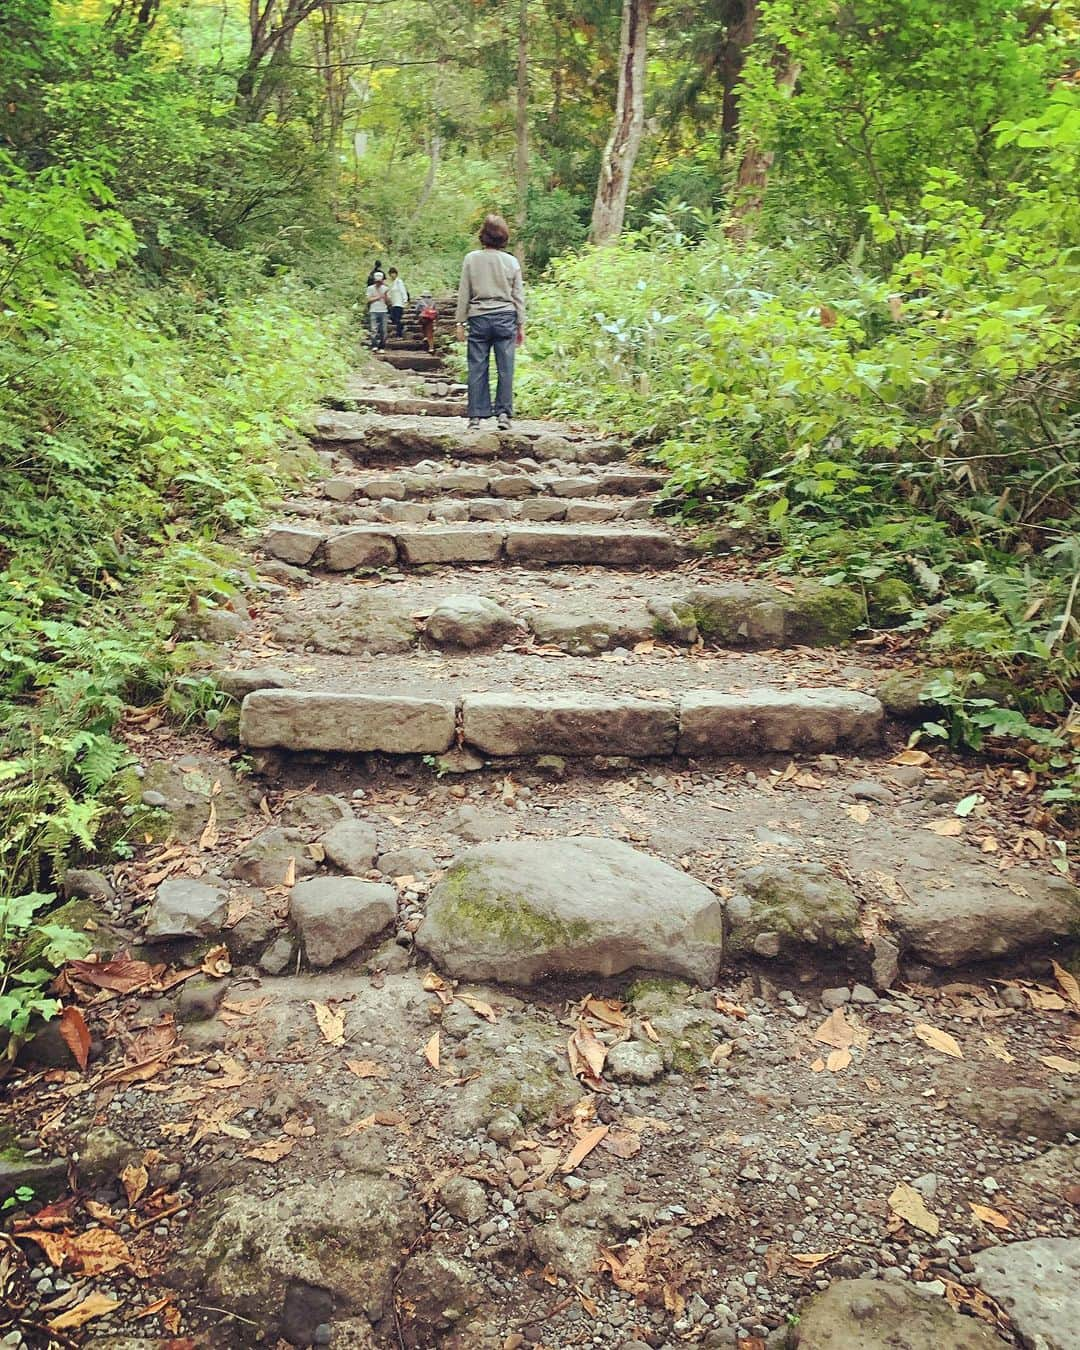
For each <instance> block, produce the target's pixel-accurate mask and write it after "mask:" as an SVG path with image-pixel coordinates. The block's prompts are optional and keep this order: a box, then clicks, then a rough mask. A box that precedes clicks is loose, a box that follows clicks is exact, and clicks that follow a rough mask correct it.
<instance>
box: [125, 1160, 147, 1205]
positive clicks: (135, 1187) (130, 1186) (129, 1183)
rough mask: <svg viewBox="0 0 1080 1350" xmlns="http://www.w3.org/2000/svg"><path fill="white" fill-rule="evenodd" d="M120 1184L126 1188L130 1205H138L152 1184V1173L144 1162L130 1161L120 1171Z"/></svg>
mask: <svg viewBox="0 0 1080 1350" xmlns="http://www.w3.org/2000/svg"><path fill="white" fill-rule="evenodd" d="M120 1184H121V1186H123V1188H124V1194H125V1195H126V1196H127V1202H128V1204H129V1205H137V1204H138V1203H139V1201H140V1200H141V1199H142V1197H143V1196H144V1195H145V1194H146V1188H147V1186H149V1184H150V1173H149V1172H148V1171H147V1170H146V1168H145V1167H144V1166H143V1165H142V1163H128V1165H127V1166H126V1167H125V1168H124V1170H123V1171H122V1172H121V1173H120Z"/></svg>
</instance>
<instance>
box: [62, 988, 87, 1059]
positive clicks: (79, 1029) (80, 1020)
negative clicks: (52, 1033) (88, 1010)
mask: <svg viewBox="0 0 1080 1350" xmlns="http://www.w3.org/2000/svg"><path fill="white" fill-rule="evenodd" d="M58 1025H59V1027H60V1035H61V1038H62V1039H63V1042H64V1044H65V1045H66V1046H67V1048H68V1049H69V1050H70V1051H71V1053H72V1055H73V1057H74V1059H75V1063H76V1064H77V1065H78V1066H79V1068H80V1069H82V1071H83V1073H85V1072H86V1066H87V1063H88V1062H89V1060H90V1031H89V1029H88V1027H87V1025H86V1018H85V1017H84V1016H83V1015H82V1013H81V1012H80V1011H79V1009H78V1008H76V1007H75V1006H74V1005H73V1004H69V1005H68V1007H66V1008H65V1009H64V1011H63V1012H62V1013H61V1014H60V1017H59V1020H58Z"/></svg>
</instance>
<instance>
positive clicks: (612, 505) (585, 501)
mask: <svg viewBox="0 0 1080 1350" xmlns="http://www.w3.org/2000/svg"><path fill="white" fill-rule="evenodd" d="M282 511H283V512H286V513H288V514H290V515H298V516H302V517H303V518H304V519H306V520H311V521H320V522H321V521H325V522H327V523H333V524H336V525H359V524H377V523H386V522H388V521H389V522H391V523H393V524H396V525H406V524H411V525H420V524H423V523H424V522H425V521H429V520H432V521H441V522H442V523H444V524H448V525H449V524H461V523H462V522H465V521H470V520H476V521H486V522H491V521H496V522H501V521H511V520H517V521H522V522H531V523H548V524H551V523H555V522H564V521H565V522H566V523H567V524H581V523H586V524H594V525H596V524H604V523H609V522H611V521H615V520H649V519H650V518H651V517H652V512H653V502H652V499H651V498H649V497H632V498H627V497H588V498H574V497H554V496H535V497H522V498H516V499H510V498H507V497H466V498H461V497H432V498H426V499H423V498H422V499H420V500H419V501H412V500H408V501H401V500H397V499H394V498H379V499H375V500H368V499H366V498H357V499H354V502H353V503H347V502H336V501H335V500H334V499H333V498H323V499H318V498H313V499H308V500H302V499H301V500H297V501H292V502H287V503H285V504H284V506H283V507H282Z"/></svg>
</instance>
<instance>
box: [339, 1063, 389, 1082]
mask: <svg viewBox="0 0 1080 1350" xmlns="http://www.w3.org/2000/svg"><path fill="white" fill-rule="evenodd" d="M345 1067H346V1068H347V1069H348V1071H349V1072H350V1073H354V1074H356V1076H357V1078H385V1077H386V1075H387V1070H386V1069H384V1068H383V1066H382V1065H381V1064H378V1063H376V1062H375V1060H373V1059H347V1060H346V1061H345Z"/></svg>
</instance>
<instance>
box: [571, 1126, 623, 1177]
mask: <svg viewBox="0 0 1080 1350" xmlns="http://www.w3.org/2000/svg"><path fill="white" fill-rule="evenodd" d="M610 1128H611V1126H610V1125H597V1126H596V1128H595V1129H592V1130H590V1131H589V1132H588V1134H586V1135H583V1136H582V1137H581V1138H580V1139H579V1140H578V1141H577V1143H576V1144H575V1145H574V1147H573V1148H572V1149H571V1150H570V1152H569V1153H568V1154H567V1155H566V1157H565V1159H564V1160H563V1162H562V1165H561V1166H560V1167H559V1171H560V1172H562V1174H563V1176H566V1175H568V1174H569V1173H570V1172H572V1171H573V1170H574V1168H575V1167H577V1166H578V1165H579V1164H580V1163H581V1162H583V1161H584V1160H585V1159H586V1158H587V1157H588V1156H589V1154H590V1153H591V1152H592V1151H593V1149H594V1148H595V1147H596V1146H597V1144H598V1143H599V1142H600V1140H601V1139H603V1138H604V1136H605V1135H606V1134H607V1132H608V1130H609V1129H610Z"/></svg>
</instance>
